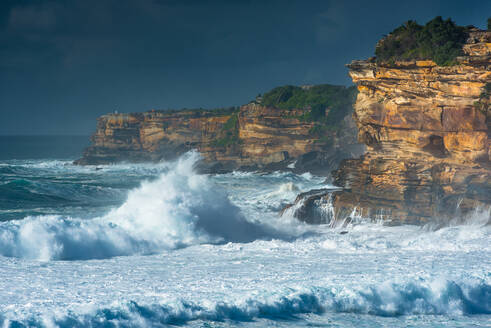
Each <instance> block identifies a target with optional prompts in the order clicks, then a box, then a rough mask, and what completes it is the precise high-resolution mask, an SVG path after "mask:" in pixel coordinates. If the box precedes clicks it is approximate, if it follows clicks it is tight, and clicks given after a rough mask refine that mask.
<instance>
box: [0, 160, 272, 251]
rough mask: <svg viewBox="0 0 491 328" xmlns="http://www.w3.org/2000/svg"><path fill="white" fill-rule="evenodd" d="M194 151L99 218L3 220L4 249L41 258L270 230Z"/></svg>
mask: <svg viewBox="0 0 491 328" xmlns="http://www.w3.org/2000/svg"><path fill="white" fill-rule="evenodd" d="M198 156H199V155H198V154H197V153H195V152H191V153H188V154H186V155H185V156H183V157H182V158H181V159H180V160H178V161H177V162H176V163H174V164H173V165H171V166H170V168H169V170H168V171H167V172H165V173H162V174H161V175H160V176H159V178H158V179H157V180H155V181H146V182H143V183H142V184H141V186H140V187H138V188H136V189H134V190H132V191H130V192H129V194H128V198H127V200H126V202H125V203H124V204H123V205H122V206H120V207H119V208H116V209H114V210H112V211H110V212H109V213H108V214H106V215H105V216H102V217H96V218H93V219H87V220H84V219H78V218H70V217H61V216H31V217H26V218H24V219H22V220H16V221H8V222H2V223H0V255H3V256H8V257H20V258H28V259H39V260H86V259H103V258H108V257H113V256H121V255H132V254H152V253H156V252H159V251H162V250H165V249H174V248H179V247H184V246H188V245H193V244H200V243H219V242H225V241H233V242H247V241H251V240H254V239H257V238H260V237H262V236H265V234H266V232H265V231H264V230H263V229H262V228H261V227H259V226H257V225H254V224H252V223H249V222H248V221H247V220H246V219H245V218H244V216H243V215H242V213H241V212H240V209H239V208H238V207H236V206H235V205H233V204H232V203H231V202H230V201H229V199H228V197H227V195H226V193H225V192H223V191H222V190H221V189H219V188H218V187H217V186H216V185H214V184H213V183H211V182H210V181H209V179H208V177H207V176H204V175H198V174H196V173H195V172H194V170H193V165H194V164H195V163H196V161H197V160H198Z"/></svg>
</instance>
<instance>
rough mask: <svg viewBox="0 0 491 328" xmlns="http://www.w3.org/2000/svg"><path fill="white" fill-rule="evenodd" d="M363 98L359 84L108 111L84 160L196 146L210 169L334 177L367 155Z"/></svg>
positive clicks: (154, 155) (141, 156)
mask: <svg viewBox="0 0 491 328" xmlns="http://www.w3.org/2000/svg"><path fill="white" fill-rule="evenodd" d="M355 96H356V89H355V88H353V87H351V88H346V87H341V86H331V85H318V86H303V87H294V86H285V87H279V88H276V89H273V90H272V91H271V92H269V93H266V94H264V95H263V96H262V97H257V98H256V100H254V101H252V102H250V103H248V104H246V105H243V106H241V107H231V108H226V109H216V110H202V109H199V110H177V111H176V110H170V111H160V110H152V111H147V112H143V113H131V114H117V113H112V114H107V115H103V116H101V117H99V119H98V123H97V129H96V132H95V133H94V135H93V136H92V145H91V146H90V147H88V148H87V149H86V150H85V152H84V155H83V157H82V158H81V159H79V160H77V161H76V163H77V164H80V165H98V164H108V163H116V162H148V161H151V162H156V161H160V160H172V159H174V158H176V157H178V156H180V155H182V154H183V153H185V152H187V151H189V150H191V149H196V150H197V151H199V153H200V154H201V156H202V158H203V160H202V161H201V162H200V163H199V169H200V171H202V172H213V173H222V172H230V171H232V170H258V171H271V170H280V169H283V170H284V169H291V170H294V171H296V172H305V171H311V172H314V173H317V174H327V173H328V172H330V170H332V169H334V168H336V167H337V166H338V164H339V162H340V161H341V160H342V159H344V158H350V157H353V156H355V155H357V154H361V153H362V151H363V148H364V147H363V146H362V145H360V144H358V142H357V140H356V134H357V132H356V126H355V124H354V121H353V119H352V112H353V107H352V105H353V102H354V99H355Z"/></svg>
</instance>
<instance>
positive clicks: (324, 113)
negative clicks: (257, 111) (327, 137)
mask: <svg viewBox="0 0 491 328" xmlns="http://www.w3.org/2000/svg"><path fill="white" fill-rule="evenodd" d="M356 94H357V89H356V87H354V86H351V87H344V86H339V85H330V84H319V85H314V86H302V87H298V86H293V85H286V86H282V87H277V88H274V89H273V90H271V91H269V92H267V93H265V94H264V95H263V97H262V100H261V104H262V105H264V106H267V107H275V108H280V109H310V110H309V111H307V112H306V113H305V114H303V115H302V116H298V117H296V118H298V119H300V120H303V121H307V122H315V123H319V124H322V125H326V126H332V127H334V126H336V125H337V124H339V122H340V121H341V120H342V119H343V118H344V117H345V116H346V115H347V114H348V113H349V112H350V111H351V110H352V109H353V104H354V101H355V98H356Z"/></svg>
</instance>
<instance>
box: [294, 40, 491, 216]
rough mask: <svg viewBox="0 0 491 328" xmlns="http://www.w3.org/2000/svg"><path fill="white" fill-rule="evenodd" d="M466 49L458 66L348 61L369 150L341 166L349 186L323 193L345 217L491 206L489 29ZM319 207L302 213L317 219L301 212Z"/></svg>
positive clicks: (339, 179) (453, 212) (457, 212)
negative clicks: (355, 86) (356, 88)
mask: <svg viewBox="0 0 491 328" xmlns="http://www.w3.org/2000/svg"><path fill="white" fill-rule="evenodd" d="M463 50H464V52H465V54H466V56H463V57H459V58H458V60H459V64H458V65H455V66H447V67H441V66H437V65H436V64H435V63H434V62H432V61H412V62H396V63H392V64H391V65H381V64H377V63H376V62H375V61H374V60H367V61H354V62H352V63H351V64H349V65H347V66H348V68H349V70H350V71H349V74H350V76H351V78H352V79H353V81H354V83H355V84H356V85H357V87H358V90H359V93H358V97H357V100H356V104H355V111H354V114H353V117H354V120H355V122H356V125H357V126H358V129H359V132H358V139H359V141H360V142H362V143H364V144H366V145H367V152H366V153H365V154H364V155H363V156H361V157H360V158H357V159H348V160H344V161H343V162H342V163H341V165H340V167H339V169H338V170H336V171H334V172H333V177H334V182H335V184H336V185H337V186H340V187H342V188H343V190H342V191H338V192H334V193H331V192H326V195H325V196H324V198H325V199H327V198H328V197H331V201H332V205H333V208H334V213H335V218H336V219H337V220H344V219H345V218H346V217H348V216H352V215H353V213H356V215H360V216H362V217H370V218H379V219H383V220H391V221H392V222H394V223H399V222H405V223H422V222H426V221H428V220H430V219H431V218H450V217H462V216H463V215H465V214H466V213H468V212H470V211H473V210H474V209H476V208H478V207H481V208H482V207H484V208H485V207H489V206H490V205H491V165H490V159H491V152H490V147H489V145H490V138H491V137H490V136H491V133H490V131H491V129H490V122H491V120H490V110H489V103H490V101H489V93H490V85H491V84H490V83H491V61H490V59H491V32H490V31H473V32H471V33H470V36H469V39H468V41H467V44H465V46H464V47H463ZM300 201H302V200H300ZM306 206H308V205H307V204H306ZM300 208H301V206H300V207H299V209H300ZM311 212H312V211H309V210H307V209H301V210H299V211H298V213H297V216H298V217H299V218H301V219H302V220H305V221H307V222H311V223H315V222H317V221H318V220H319V218H314V217H308V216H305V215H302V213H311Z"/></svg>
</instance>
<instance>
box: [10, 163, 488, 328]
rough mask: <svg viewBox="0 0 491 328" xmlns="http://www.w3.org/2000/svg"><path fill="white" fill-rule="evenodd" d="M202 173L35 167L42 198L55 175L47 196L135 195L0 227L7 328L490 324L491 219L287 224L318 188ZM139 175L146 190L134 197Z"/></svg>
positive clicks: (285, 177)
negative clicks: (298, 200) (293, 206)
mask: <svg viewBox="0 0 491 328" xmlns="http://www.w3.org/2000/svg"><path fill="white" fill-rule="evenodd" d="M195 160H196V154H188V155H187V156H186V157H184V158H183V159H181V160H180V161H178V162H175V163H162V164H158V165H155V166H151V165H149V166H139V165H129V164H125V165H121V166H104V167H102V168H101V169H100V170H95V168H90V169H87V168H82V169H81V168H79V167H76V166H71V165H66V166H59V167H58V166H56V165H53V166H52V168H49V167H48V168H46V167H41V166H39V167H36V168H29V170H31V169H32V170H42V172H43V174H44V173H45V172H48V173H47V175H48V177H44V176H43V178H42V179H39V180H37V182H36V183H37V184H36V186H38V187H40V189H39V190H41V189H42V188H44V187H45V186H46V184H45V182H43V180H49V179H51V178H50V177H51V176H52V177H53V179H52V180H49V181H50V182H53V183H52V185H50V188H51V187H54V188H58V185H57V183H59V182H60V181H62V182H63V188H64V189H63V190H65V191H66V192H67V193H68V192H73V193H74V197H73V198H70V199H76V198H77V197H79V196H78V195H86V196H88V197H87V198H86V199H84V202H89V204H94V202H93V199H94V197H95V196H93V195H94V194H95V195H101V196H100V197H101V198H102V199H101V201H103V202H104V201H105V200H106V199H111V197H113V194H112V193H101V194H98V193H96V192H95V190H98V189H97V188H99V187H101V188H103V189H104V190H106V188H113V187H114V188H116V189H117V190H120V191H121V192H124V190H127V189H130V190H129V192H128V193H127V196H126V199H125V200H123V199H121V201H120V203H119V204H120V205H117V206H114V208H113V209H112V210H109V211H107V212H105V213H104V214H100V213H102V212H97V215H93V218H92V219H88V220H85V219H79V218H75V217H69V216H64V215H59V214H58V215H44V216H38V215H36V216H34V215H33V216H30V217H27V218H24V219H22V220H16V221H8V222H2V223H0V254H1V255H3V256H0V326H4V327H24V326H26V327H27V326H43V327H57V326H58V327H74V326H75V327H77V326H78V327H86V326H93V327H107V326H119V327H147V326H169V325H182V326H185V327H207V326H212V327H214V326H218V327H235V326H237V325H239V326H243V327H248V328H249V327H267V326H268V327H269V326H288V327H306V326H340V327H372V326H387V327H404V326H417V327H434V326H437V327H442V326H445V327H472V326H485V325H487V324H489V318H490V316H489V315H490V314H491V305H490V300H491V296H490V295H491V287H490V286H491V280H490V279H491V276H490V274H489V272H490V268H491V256H490V254H491V226H490V225H489V221H488V220H489V211H482V210H478V209H477V210H476V212H475V213H473V215H471V216H470V217H469V218H460V219H458V220H455V221H453V222H447V223H445V224H441V223H438V224H436V225H428V226H426V227H417V226H398V227H389V226H384V225H383V224H382V223H380V222H379V223H377V222H373V220H371V219H370V218H368V220H364V218H359V220H353V222H352V223H351V224H349V225H347V226H346V227H342V228H341V227H339V228H335V229H333V228H330V227H329V226H328V225H321V226H311V225H307V224H303V223H301V222H298V221H297V220H295V219H293V218H288V217H278V216H277V213H278V211H279V210H280V209H281V208H282V207H283V206H284V205H285V204H286V203H291V202H292V201H293V200H294V199H295V197H296V195H297V194H298V193H299V192H303V191H307V190H310V189H319V188H324V187H325V185H324V184H323V180H324V179H323V178H320V177H315V176H310V175H304V176H299V175H295V174H292V173H286V172H274V173H271V174H257V173H246V174H242V173H231V174H225V175H217V176H201V175H197V174H196V173H194V171H193V170H192V166H193V162H194V161H195ZM32 172H34V171H22V173H23V174H24V173H26V176H27V175H34V174H33V173H32ZM35 172H38V171H35ZM53 172H54V173H53ZM52 173H53V174H52ZM7 174H9V176H10V175H11V174H13V173H7ZM64 174H66V175H69V176H70V178H67V179H61V178H62V177H63V176H64ZM140 174H142V175H144V176H145V179H147V180H148V181H145V182H143V183H141V185H140V186H138V187H134V186H136V185H137V184H136V183H137V182H138V181H141V178H140V179H139V180H138V179H136V180H133V182H132V183H129V184H125V182H126V181H125V180H126V179H128V177H132V178H134V177H140ZM13 178H15V177H13ZM15 179H17V178H15ZM72 180H74V181H75V182H73V185H72V184H71V183H72ZM77 181H78V182H80V181H82V184H77V183H78V182H77ZM87 181H95V182H94V183H93V182H90V183H87ZM121 182H122V183H121ZM86 183H87V185H88V186H90V188H88V189H87V190H85V189H84V191H83V192H82V191H81V190H80V188H85V187H80V186H81V185H83V186H85V184H86ZM121 185H122V186H121ZM26 186H27V187H26ZM28 186H29V185H28V184H27V185H24V184H22V186H21V187H22V188H29V187H28ZM65 187H66V188H65ZM60 190H61V189H60ZM89 196H91V197H89ZM12 199H15V198H12ZM54 204H56V203H54ZM95 204H97V203H95ZM113 204H114V203H113ZM38 205H39V204H38V203H36V206H38ZM90 206H91V205H90ZM36 208H37V207H36ZM104 208H105V209H107V207H104ZM329 210H330V209H329V208H327V209H326V211H329ZM36 211H38V210H36ZM53 213H60V212H57V211H56V208H53ZM66 213H70V212H69V211H68V212H66ZM365 219H366V218H365ZM250 222H253V223H250ZM273 227H274V228H273ZM278 230H279V231H281V234H280V233H279V232H278ZM341 233H342V234H341ZM243 241H244V242H245V243H244V242H243ZM185 246H186V247H185ZM118 255H128V256H118ZM143 255H145V256H143ZM62 259H64V260H68V259H69V260H73V261H58V260H62ZM39 260H45V261H39Z"/></svg>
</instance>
